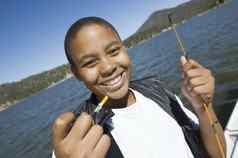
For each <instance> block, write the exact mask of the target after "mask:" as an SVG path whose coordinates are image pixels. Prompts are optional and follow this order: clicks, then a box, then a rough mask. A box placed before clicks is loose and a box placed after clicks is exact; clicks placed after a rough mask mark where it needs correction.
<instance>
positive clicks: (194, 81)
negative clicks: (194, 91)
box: [189, 76, 209, 87]
mask: <svg viewBox="0 0 238 158" xmlns="http://www.w3.org/2000/svg"><path fill="white" fill-rule="evenodd" d="M208 81H209V80H208V77H204V76H202V77H193V78H191V79H190V80H189V83H190V85H191V87H197V86H201V85H205V84H207V83H208Z"/></svg>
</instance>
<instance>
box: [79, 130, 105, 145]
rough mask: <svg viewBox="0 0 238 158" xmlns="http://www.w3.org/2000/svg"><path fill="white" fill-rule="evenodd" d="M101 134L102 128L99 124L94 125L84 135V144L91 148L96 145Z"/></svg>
mask: <svg viewBox="0 0 238 158" xmlns="http://www.w3.org/2000/svg"><path fill="white" fill-rule="evenodd" d="M102 135H103V128H102V127H101V126H99V125H94V126H93V127H92V128H91V129H90V131H89V132H88V133H87V135H86V136H85V137H84V139H83V141H84V142H85V144H87V147H88V148H89V149H91V150H92V149H93V148H94V147H95V146H96V144H97V143H98V141H99V140H100V138H101V137H102Z"/></svg>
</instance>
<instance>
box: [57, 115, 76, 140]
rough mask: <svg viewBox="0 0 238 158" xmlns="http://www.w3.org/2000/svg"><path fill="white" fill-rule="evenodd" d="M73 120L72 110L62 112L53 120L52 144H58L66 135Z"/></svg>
mask: <svg viewBox="0 0 238 158" xmlns="http://www.w3.org/2000/svg"><path fill="white" fill-rule="evenodd" d="M74 120H75V116H74V114H73V113H72V112H66V113H63V114H61V115H60V116H59V117H58V118H57V119H56V120H55V122H54V124H53V128H52V133H53V142H54V144H58V143H59V142H61V141H62V140H63V139H64V138H65V137H66V135H67V134H68V131H69V127H70V125H71V123H72V122H73V121H74Z"/></svg>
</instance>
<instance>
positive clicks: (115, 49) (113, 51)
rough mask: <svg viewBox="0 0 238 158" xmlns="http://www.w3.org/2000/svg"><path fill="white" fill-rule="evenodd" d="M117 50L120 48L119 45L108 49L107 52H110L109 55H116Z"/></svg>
mask: <svg viewBox="0 0 238 158" xmlns="http://www.w3.org/2000/svg"><path fill="white" fill-rule="evenodd" d="M119 52H120V48H119V47H116V48H113V49H111V50H110V51H109V54H110V55H111V56H116V55H117V54H119Z"/></svg>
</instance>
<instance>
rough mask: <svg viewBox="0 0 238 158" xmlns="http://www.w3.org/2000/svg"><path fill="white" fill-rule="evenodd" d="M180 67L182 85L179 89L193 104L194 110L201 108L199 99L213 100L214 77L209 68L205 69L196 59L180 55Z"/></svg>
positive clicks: (208, 101) (209, 101)
mask: <svg viewBox="0 0 238 158" xmlns="http://www.w3.org/2000/svg"><path fill="white" fill-rule="evenodd" d="M181 65H182V66H181V67H182V85H181V90H182V93H183V95H184V96H185V97H186V98H187V99H188V101H189V102H190V103H191V104H192V105H193V108H194V110H195V112H196V111H200V110H201V108H202V103H201V99H199V98H201V97H202V98H203V100H205V101H206V103H209V104H210V103H211V102H212V100H213V95H214V89H215V79H214V77H213V75H212V74H211V71H210V70H209V69H206V68H205V67H203V66H202V65H200V64H199V63H197V62H196V61H194V60H192V59H189V61H187V60H186V58H185V57H183V56H182V57H181Z"/></svg>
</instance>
